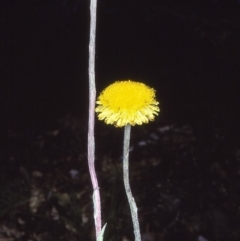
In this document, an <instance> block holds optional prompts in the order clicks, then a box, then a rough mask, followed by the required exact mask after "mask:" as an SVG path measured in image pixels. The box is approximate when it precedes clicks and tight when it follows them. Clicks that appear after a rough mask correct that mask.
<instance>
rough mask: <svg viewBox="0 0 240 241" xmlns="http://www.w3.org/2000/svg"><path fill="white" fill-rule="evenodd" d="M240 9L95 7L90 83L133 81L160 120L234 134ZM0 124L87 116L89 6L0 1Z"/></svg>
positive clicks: (136, 4)
mask: <svg viewBox="0 0 240 241" xmlns="http://www.w3.org/2000/svg"><path fill="white" fill-rule="evenodd" d="M239 8H240V6H239V2H238V1H234V0H232V1H231V0H228V1H224V0H222V1H221V0H219V1H211V0H209V1H198V0H195V1H191V3H190V2H189V1H181V2H179V1H174V0H169V1H154V0H152V1H144V0H140V1H139V0H138V1H124V0H122V1H120V0H119V1H117V0H115V1H106V0H100V1H99V2H98V16H97V39H96V43H97V46H96V82H97V83H96V84H97V91H98V94H99V92H100V91H101V90H102V89H103V88H104V87H106V85H108V84H110V83H112V82H113V81H115V80H121V79H133V80H138V81H142V82H144V83H146V84H148V85H150V86H153V87H154V88H156V90H157V95H158V99H159V100H160V105H161V115H160V116H161V117H160V118H166V119H171V120H174V121H175V120H176V121H181V122H186V123H193V124H194V125H199V124H200V125H201V126H206V127H207V128H208V129H209V128H211V126H210V125H216V124H217V125H223V126H226V127H227V126H229V125H230V126H234V128H238V122H239V117H238V116H239V115H238V110H239V106H240V103H239V102H240V101H239V98H238V93H239V89H240V88H239V85H240V84H239V76H240V70H239V60H240V48H239V40H240V24H239V23H240V15H239ZM1 26H2V30H1V52H2V53H1V61H2V64H1V82H2V84H3V88H2V90H3V96H4V99H3V102H2V103H3V105H4V107H5V108H4V112H3V113H4V120H6V123H7V124H8V125H9V127H10V128H11V127H12V126H26V125H29V124H30V123H33V122H35V123H40V122H46V121H48V120H50V119H52V118H59V117H61V116H64V115H66V114H71V115H76V116H82V117H84V118H86V116H87V107H88V38H89V36H88V35H89V33H88V32H89V3H88V1H83V0H82V1H81V0H79V1H54V0H49V1H17V0H13V1H2V3H1Z"/></svg>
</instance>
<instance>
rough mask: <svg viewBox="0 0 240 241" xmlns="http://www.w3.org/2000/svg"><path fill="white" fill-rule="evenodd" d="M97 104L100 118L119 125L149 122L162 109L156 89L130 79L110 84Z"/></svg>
mask: <svg viewBox="0 0 240 241" xmlns="http://www.w3.org/2000/svg"><path fill="white" fill-rule="evenodd" d="M97 104H98V106H97V107H96V109H95V111H96V112H97V113H98V119H99V120H104V121H105V123H106V124H113V125H115V126H117V127H122V126H125V125H127V124H130V125H135V124H137V125H142V124H143V123H148V122H149V120H150V121H152V120H153V119H154V118H155V116H154V115H158V112H159V111H160V109H159V107H158V104H159V103H158V102H157V101H156V99H155V90H154V89H152V88H150V87H148V86H146V85H145V84H143V83H139V82H135V81H130V80H124V81H117V82H115V83H113V84H111V85H109V86H108V87H107V88H106V89H105V90H103V91H102V93H101V94H100V96H99V97H98V99H97Z"/></svg>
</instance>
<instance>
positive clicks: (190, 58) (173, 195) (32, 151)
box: [0, 0, 240, 241]
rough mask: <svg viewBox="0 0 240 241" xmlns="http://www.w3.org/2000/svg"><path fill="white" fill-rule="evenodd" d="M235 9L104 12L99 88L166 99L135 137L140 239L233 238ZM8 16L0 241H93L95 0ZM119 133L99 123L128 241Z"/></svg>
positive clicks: (120, 226) (217, 3) (145, 7)
mask: <svg viewBox="0 0 240 241" xmlns="http://www.w3.org/2000/svg"><path fill="white" fill-rule="evenodd" d="M239 8H240V5H239V1H237V0H213V1H210V0H209V1H208V0H194V1H185V0H182V1H177V0H136V1H129V0H115V1H108V0H99V1H98V20H97V21H98V22H97V46H96V50H97V51H96V80H97V91H98V92H99V91H100V90H102V89H103V88H104V87H105V86H106V85H108V84H109V83H112V81H114V80H117V79H129V78H131V79H134V80H139V81H143V82H145V83H147V84H149V85H150V86H153V87H154V88H155V89H156V90H157V95H158V100H159V101H160V107H161V113H160V117H159V119H158V120H157V121H156V122H155V123H151V124H150V125H148V126H147V127H145V126H141V127H134V128H133V132H132V133H133V135H132V148H133V149H132V153H131V157H130V162H131V183H132V188H133V193H134V196H135V198H136V202H137V204H138V206H139V216H140V223H141V227H142V233H143V239H144V240H143V241H147V240H151V241H160V240H161V241H162V240H166V241H171V240H174V241H176V240H180V241H182V240H189V241H190V240H194V241H196V240H197V241H199V240H198V239H199V237H205V239H206V240H207V241H225V240H229V241H237V240H239V237H240V234H239V226H240V224H239V221H240V220H239V217H240V216H239V215H240V214H239V201H240V200H239V192H238V190H239V183H240V182H239V162H240V149H239V148H240V146H239V145H240V139H239V136H240V129H239V123H240V119H239V114H238V112H239V108H240V98H239V91H240V84H239V83H240V82H239V77H240V71H239V62H240V47H239V43H240V24H239V23H240V14H239V12H240V9H239ZM0 14H1V70H0V71H1V73H0V74H1V88H0V89H1V91H2V93H1V95H0V96H1V97H2V99H1V107H3V108H2V109H1V113H2V116H1V117H2V118H1V121H2V122H3V123H2V125H1V127H2V129H3V130H4V132H5V133H7V135H4V134H3V135H1V137H6V138H5V139H4V138H3V139H4V140H3V142H2V143H3V144H2V147H1V149H0V155H1V168H0V174H1V175H0V180H1V184H0V239H1V240H5V241H6V240H8V241H9V240H23V241H25V240H29V241H30V240H36V241H41V240H44V241H45V240H72V241H74V240H92V238H93V237H94V232H93V230H94V229H93V220H92V200H91V195H92V188H91V183H90V178H89V175H88V168H87V158H86V149H87V148H86V146H87V143H86V142H87V133H86V130H87V114H88V82H87V80H88V76H87V69H88V31H89V1H83V0H73V1H65V0H59V1H57V0H49V1H47V0H46V1H30V0H25V1H17V0H13V1H7V0H5V1H1V3H0ZM66 115H68V117H65V116H66ZM70 116H77V117H78V118H77V119H76V118H72V117H70ZM159 120H161V121H159ZM122 135H123V133H122V129H116V128H115V127H111V126H105V124H103V123H97V132H96V143H97V145H96V166H97V172H98V176H99V181H100V187H101V195H102V208H103V220H104V221H105V222H107V223H108V226H107V231H106V240H109V241H111V240H112V241H115V240H116V241H117V240H124V241H125V240H127V239H130V240H132V237H133V233H132V224H131V220H130V217H129V208H128V206H127V201H126V198H125V193H124V190H123V185H122V172H121V170H122V169H121V155H122V154H121V153H122Z"/></svg>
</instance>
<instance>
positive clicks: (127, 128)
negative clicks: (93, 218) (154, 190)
mask: <svg viewBox="0 0 240 241" xmlns="http://www.w3.org/2000/svg"><path fill="white" fill-rule="evenodd" d="M130 133H131V126H130V125H126V126H125V128H124V143H123V180H124V187H125V191H126V194H127V198H128V203H129V206H130V210H131V215H132V222H133V228H134V235H135V241H141V234H140V227H139V221H138V215H137V206H136V203H135V201H134V198H133V195H132V192H131V188H130V184H129V162H128V159H129V143H130Z"/></svg>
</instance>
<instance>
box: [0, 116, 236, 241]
mask: <svg viewBox="0 0 240 241" xmlns="http://www.w3.org/2000/svg"><path fill="white" fill-rule="evenodd" d="M203 136H206V137H209V135H208V133H203ZM122 138H123V129H122V128H115V127H112V126H106V125H105V124H104V123H99V122H97V126H96V169H97V175H98V178H99V185H100V193H101V200H102V218H103V223H107V229H106V233H105V240H108V241H120V240H121V241H123V240H124V241H126V240H134V239H133V229H132V222H131V218H130V210H129V207H128V204H127V199H126V195H125V192H124V188H123V180H122V156H121V155H122V154H121V152H122ZM131 138H132V139H131V153H130V181H131V186H132V192H133V195H134V197H135V200H136V203H137V205H138V214H139V218H140V226H141V233H142V241H163V240H164V241H172V240H174V241H182V240H185V241H205V240H207V241H225V240H228V241H238V240H239V239H240V206H239V203H240V192H239V190H240V146H237V144H236V143H237V142H236V143H235V145H234V144H232V143H233V140H231V139H230V137H229V133H228V130H226V129H220V128H215V129H213V130H212V133H211V139H208V143H205V145H204V143H203V142H202V141H200V140H199V139H198V136H196V134H195V130H194V128H193V127H192V126H191V125H189V124H181V125H180V124H177V123H171V122H169V121H155V122H153V123H150V124H149V125H143V126H136V127H133V128H132V137H131ZM199 138H200V137H199ZM6 147H7V148H6V149H5V150H6V151H7V155H6V156H5V159H4V160H2V161H1V173H0V178H1V188H0V240H1V241H10V240H11V241H13V240H14V241H15V240H29V241H30V240H34V241H52V240H53V241H54V240H69V241H75V240H85V241H88V240H94V226H93V203H92V185H91V182H90V177H89V172H88V165H87V153H86V150H87V128H86V123H82V122H81V120H79V119H75V118H72V117H69V116H68V117H66V118H63V119H61V120H58V121H56V122H54V123H53V125H52V127H48V128H46V127H45V128H39V127H32V128H25V129H21V130H17V129H11V130H9V135H8V140H7V145H6Z"/></svg>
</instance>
